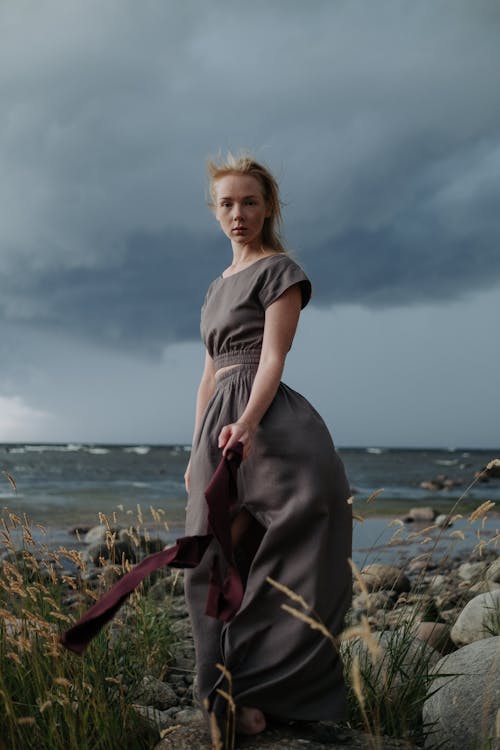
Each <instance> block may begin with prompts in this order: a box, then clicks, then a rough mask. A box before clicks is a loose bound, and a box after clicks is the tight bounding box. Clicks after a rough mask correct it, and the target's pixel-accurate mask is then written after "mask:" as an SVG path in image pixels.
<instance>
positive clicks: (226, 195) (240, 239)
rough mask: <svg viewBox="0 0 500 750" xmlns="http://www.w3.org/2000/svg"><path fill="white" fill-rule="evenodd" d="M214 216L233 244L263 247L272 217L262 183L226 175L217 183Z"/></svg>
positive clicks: (249, 176)
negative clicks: (265, 229)
mask: <svg viewBox="0 0 500 750" xmlns="http://www.w3.org/2000/svg"><path fill="white" fill-rule="evenodd" d="M215 194H216V203H215V216H216V218H217V221H218V222H219V223H220V225H221V228H222V231H223V232H224V234H226V235H227V236H228V237H229V239H230V240H231V242H233V243H236V244H241V245H252V244H256V243H258V244H259V245H260V242H261V237H262V228H263V226H264V221H265V219H266V218H267V217H269V216H270V211H269V208H268V207H267V205H266V202H265V200H264V195H263V193H262V188H261V186H260V182H259V181H258V180H257V179H256V178H255V177H252V176H251V175H241V174H234V175H231V174H229V175H225V176H224V177H221V178H220V179H218V180H217V182H216V183H215Z"/></svg>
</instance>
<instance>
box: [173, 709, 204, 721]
mask: <svg viewBox="0 0 500 750" xmlns="http://www.w3.org/2000/svg"><path fill="white" fill-rule="evenodd" d="M202 720H203V714H202V712H201V710H200V709H199V708H183V709H181V710H180V711H177V713H176V714H175V721H176V723H178V724H193V723H195V722H198V721H202Z"/></svg>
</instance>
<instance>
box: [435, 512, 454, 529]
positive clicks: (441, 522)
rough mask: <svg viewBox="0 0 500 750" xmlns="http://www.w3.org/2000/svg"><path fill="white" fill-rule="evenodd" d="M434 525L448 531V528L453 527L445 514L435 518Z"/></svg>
mask: <svg viewBox="0 0 500 750" xmlns="http://www.w3.org/2000/svg"><path fill="white" fill-rule="evenodd" d="M434 523H435V524H436V526H440V527H441V528H442V529H448V528H449V527H450V526H453V521H452V520H451V518H450V516H449V515H448V514H447V513H440V514H439V516H436V518H435V520H434Z"/></svg>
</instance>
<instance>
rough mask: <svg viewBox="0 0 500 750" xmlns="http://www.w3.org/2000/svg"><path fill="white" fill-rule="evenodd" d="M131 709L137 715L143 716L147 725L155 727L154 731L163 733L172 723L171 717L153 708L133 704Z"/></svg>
mask: <svg viewBox="0 0 500 750" xmlns="http://www.w3.org/2000/svg"><path fill="white" fill-rule="evenodd" d="M131 707H132V708H133V709H134V711H135V712H136V714H139V716H142V718H143V719H144V720H145V721H146V723H147V724H149V726H150V727H153V729H158V731H161V730H162V729H165V728H166V727H168V725H169V724H170V723H171V717H170V716H169V715H168V714H167V713H166V712H164V711H158V709H156V708H152V707H151V706H141V705H140V704H138V703H132V705H131Z"/></svg>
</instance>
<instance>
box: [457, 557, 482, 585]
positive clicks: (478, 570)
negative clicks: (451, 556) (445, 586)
mask: <svg viewBox="0 0 500 750" xmlns="http://www.w3.org/2000/svg"><path fill="white" fill-rule="evenodd" d="M487 565H488V563H486V562H464V563H462V565H460V567H459V568H458V571H457V572H458V575H459V577H460V578H461V579H462V581H473V582H476V581H478V580H479V579H480V578H481V576H482V575H483V573H484V572H485V570H486V567H487Z"/></svg>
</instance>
